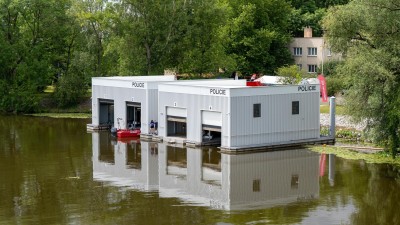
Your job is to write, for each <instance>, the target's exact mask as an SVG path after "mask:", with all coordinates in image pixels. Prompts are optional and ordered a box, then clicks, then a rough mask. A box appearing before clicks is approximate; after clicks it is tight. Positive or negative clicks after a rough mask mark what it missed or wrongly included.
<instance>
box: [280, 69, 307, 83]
mask: <svg viewBox="0 0 400 225" xmlns="http://www.w3.org/2000/svg"><path fill="white" fill-rule="evenodd" d="M276 75H277V76H280V77H282V78H281V79H280V82H281V83H283V84H299V83H300V82H301V80H302V79H303V78H305V77H306V74H305V72H303V71H302V70H300V69H299V67H297V65H291V66H284V67H280V68H278V70H277V71H276Z"/></svg>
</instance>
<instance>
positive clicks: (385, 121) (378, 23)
mask: <svg viewBox="0 0 400 225" xmlns="http://www.w3.org/2000/svg"><path fill="white" fill-rule="evenodd" d="M399 16H400V10H399V9H398V6H397V5H396V4H395V3H394V2H393V1H389V0H354V1H351V2H350V3H349V4H347V5H344V6H337V7H333V8H330V9H329V10H328V14H327V16H326V17H325V19H324V21H323V26H324V28H325V30H326V38H327V41H328V43H329V44H330V46H331V47H332V50H333V51H335V52H343V53H344V54H345V55H346V56H347V57H346V60H345V62H344V64H343V65H342V66H340V67H339V68H338V73H339V74H340V75H342V76H343V77H344V78H345V81H346V83H347V85H348V86H349V90H348V92H347V95H346V102H347V106H348V107H347V108H348V109H349V111H350V112H351V114H352V115H353V118H354V119H355V120H356V121H362V120H366V121H367V131H368V134H370V135H372V136H373V137H374V138H375V140H376V141H377V142H380V143H383V144H385V145H386V147H387V149H390V150H391V152H392V154H393V155H396V154H397V152H398V150H399V143H400V141H399V140H400V114H399V112H400V110H399V109H400V85H399V82H400V46H399V45H398V43H399V41H400V32H398V31H399V26H398V23H399V18H400V17H399Z"/></svg>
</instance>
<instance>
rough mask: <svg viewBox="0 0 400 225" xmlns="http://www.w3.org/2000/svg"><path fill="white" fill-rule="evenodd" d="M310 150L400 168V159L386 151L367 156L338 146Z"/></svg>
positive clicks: (312, 147) (317, 147) (318, 147)
mask: <svg viewBox="0 0 400 225" xmlns="http://www.w3.org/2000/svg"><path fill="white" fill-rule="evenodd" d="M310 150H312V151H315V152H318V153H325V154H335V155H336V156H338V157H341V158H344V159H352V160H364V161H365V162H367V163H389V164H394V165H399V166H400V158H399V157H396V158H393V157H392V156H391V155H390V154H389V153H388V152H385V151H380V152H374V151H373V150H372V151H371V152H372V153H370V154H366V153H362V152H358V151H356V150H351V149H347V148H343V147H338V146H311V147H310Z"/></svg>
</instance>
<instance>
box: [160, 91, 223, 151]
mask: <svg viewBox="0 0 400 225" xmlns="http://www.w3.org/2000/svg"><path fill="white" fill-rule="evenodd" d="M166 107H178V108H186V109H187V140H189V141H193V142H201V141H202V130H201V129H202V128H201V110H207V111H217V112H221V113H222V145H228V141H229V140H228V137H229V133H230V132H229V118H228V117H229V115H227V113H228V112H229V98H227V97H218V96H206V95H193V94H181V93H170V92H162V91H160V92H159V105H158V108H159V112H160V114H159V130H158V131H159V136H162V137H165V136H166V129H165V128H166Z"/></svg>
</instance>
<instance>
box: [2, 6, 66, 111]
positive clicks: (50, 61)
mask: <svg viewBox="0 0 400 225" xmlns="http://www.w3.org/2000/svg"><path fill="white" fill-rule="evenodd" d="M69 4H70V2H69V0H62V1H55V0H46V1H45V0H8V1H1V2H0V11H1V12H0V17H1V18H0V19H1V24H2V26H1V27H0V39H1V41H0V43H1V44H2V57H1V58H0V62H1V64H0V73H1V74H2V77H1V80H0V85H1V92H2V93H1V94H2V95H1V96H0V108H1V110H3V111H14V112H20V111H34V110H35V109H36V108H37V106H38V103H39V100H40V98H39V96H38V95H37V93H39V92H41V91H42V90H43V88H44V87H45V86H46V85H48V84H50V82H51V80H52V78H53V77H54V76H55V74H57V71H59V70H62V69H64V68H63V65H62V63H61V61H62V55H63V53H64V52H65V46H67V44H66V43H65V41H66V39H65V38H64V37H66V36H68V35H67V34H68V30H67V29H64V28H65V27H66V26H65V25H66V23H67V22H68V19H67V16H66V9H68V8H69ZM3 51H4V52H3Z"/></svg>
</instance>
